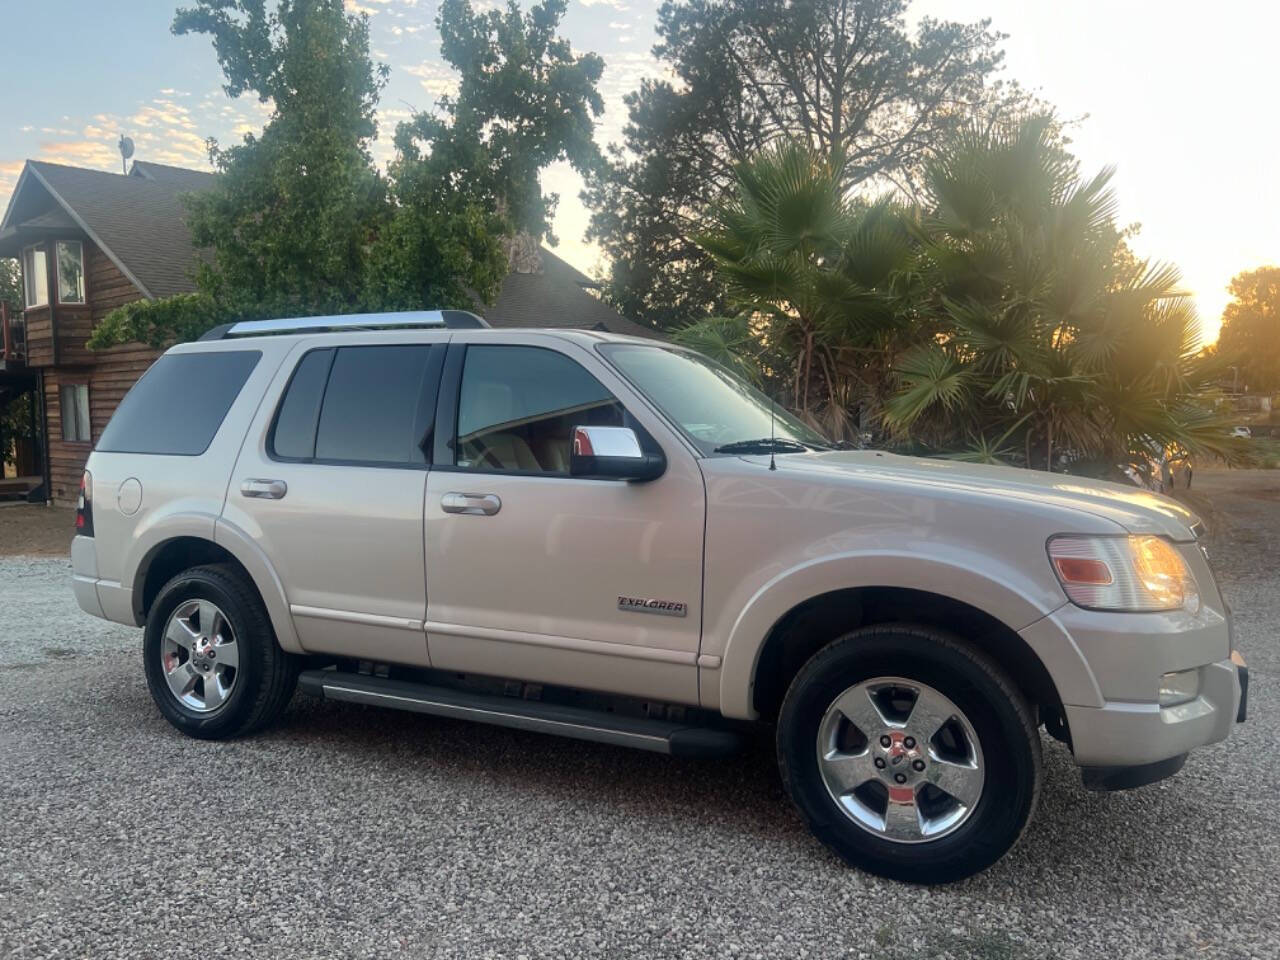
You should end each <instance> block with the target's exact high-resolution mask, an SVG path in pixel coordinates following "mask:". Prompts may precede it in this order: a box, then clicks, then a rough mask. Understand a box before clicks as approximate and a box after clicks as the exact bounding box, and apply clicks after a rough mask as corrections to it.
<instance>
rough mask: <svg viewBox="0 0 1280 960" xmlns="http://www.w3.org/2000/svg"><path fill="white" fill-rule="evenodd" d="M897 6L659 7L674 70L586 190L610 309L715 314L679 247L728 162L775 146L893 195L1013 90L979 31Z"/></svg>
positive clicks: (676, 317) (663, 48) (718, 293)
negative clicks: (942, 143) (939, 145)
mask: <svg viewBox="0 0 1280 960" xmlns="http://www.w3.org/2000/svg"><path fill="white" fill-rule="evenodd" d="M907 7H908V0H806V2H801V3H792V2H788V0H667V2H665V3H664V4H663V5H662V7H661V10H660V12H659V22H658V34H659V42H658V44H657V45H656V46H655V47H654V53H655V55H656V56H657V57H658V58H659V59H660V60H661V61H662V62H663V65H664V66H665V67H666V68H667V69H668V70H669V71H670V72H671V73H673V74H674V75H675V79H674V80H673V81H669V80H666V79H659V80H647V81H645V82H644V83H643V84H642V85H641V87H640V89H639V90H636V91H635V92H633V93H631V94H629V95H628V97H627V101H626V102H627V107H628V116H629V122H628V124H627V126H626V129H625V132H624V142H623V143H622V144H621V145H619V146H615V147H613V148H611V151H610V163H609V164H608V166H607V168H606V169H605V170H603V171H602V173H601V174H600V175H599V176H597V177H594V178H592V179H591V180H589V182H588V187H587V190H586V191H585V192H584V194H583V198H584V200H585V201H586V203H587V205H588V206H589V207H590V208H591V209H592V219H591V227H590V231H589V235H590V236H591V238H592V239H594V240H596V241H598V242H599V243H600V244H601V246H602V247H603V249H604V252H605V254H606V255H607V257H608V258H609V260H610V261H611V268H610V269H611V273H610V276H609V278H608V283H607V293H608V296H609V298H610V300H611V301H612V302H613V303H614V304H615V306H617V307H618V309H619V310H620V311H621V312H622V313H624V314H625V315H627V316H629V317H631V318H632V319H634V320H637V321H639V322H642V323H657V324H658V325H659V326H663V327H665V326H672V325H676V324H679V323H681V322H684V321H687V320H689V319H691V318H695V317H698V316H701V315H704V314H705V313H706V312H708V311H716V310H721V309H723V307H724V306H725V291H724V290H723V288H722V287H720V285H719V284H718V283H717V281H716V278H715V275H714V273H713V271H712V264H711V260H710V259H709V257H708V256H707V255H706V253H705V251H703V250H702V249H701V248H700V247H699V245H698V244H697V243H696V242H695V240H694V237H695V236H696V235H698V234H699V233H700V232H701V231H702V229H703V227H704V226H705V224H703V222H702V221H701V219H700V218H701V215H702V212H703V211H705V210H706V209H708V208H709V207H712V206H714V205H715V204H717V203H718V202H720V200H721V199H722V198H723V196H724V194H725V191H726V190H728V189H729V188H731V186H732V185H733V183H734V182H735V168H736V164H737V163H738V162H739V161H741V160H744V159H747V158H749V157H751V156H753V155H755V154H757V153H758V152H759V151H760V150H762V149H763V148H764V147H766V146H767V145H768V144H770V143H771V142H773V141H774V140H776V139H778V138H785V139H796V138H798V139H800V140H801V141H802V142H803V143H805V144H806V145H807V146H808V147H809V148H810V149H812V150H814V151H816V152H817V153H819V154H821V155H823V156H825V157H826V158H828V161H831V160H834V159H835V158H836V157H839V158H840V168H839V179H840V183H841V185H842V187H843V188H844V189H845V190H846V191H849V190H852V189H853V188H855V187H857V186H858V185H860V184H864V183H870V184H872V185H873V186H874V187H875V189H883V188H885V187H887V186H889V185H897V186H899V187H901V188H902V189H903V190H904V191H905V192H907V193H909V192H910V189H911V187H912V185H913V183H914V182H916V180H917V179H918V174H919V171H920V167H921V162H922V160H923V158H924V157H925V155H926V153H927V151H928V149H929V148H930V146H931V145H932V144H934V143H936V142H938V140H939V139H940V138H941V137H944V136H946V135H947V134H948V133H950V132H952V131H954V130H955V129H957V128H958V127H959V126H961V125H962V124H963V123H964V122H965V121H966V120H967V119H968V118H969V117H972V116H973V115H975V114H983V115H990V114H992V113H993V112H994V113H998V112H999V111H1000V110H1003V109H1006V108H1007V107H1008V105H1009V104H1010V102H1011V101H1012V102H1013V103H1024V102H1025V99H1026V98H1025V97H1023V96H1022V94H1021V93H1020V91H1017V90H1016V89H1006V88H1004V87H1002V86H1001V85H1000V84H996V83H992V78H993V75H994V74H995V73H996V71H997V70H998V68H999V65H1000V61H1001V57H1002V54H1001V53H1000V51H999V49H998V43H999V41H1000V39H1001V38H1000V36H999V35H998V34H995V33H993V32H992V31H991V30H990V29H989V24H988V22H987V21H981V22H978V23H975V24H958V23H951V22H942V21H938V20H934V19H932V18H928V17H925V18H923V19H921V20H920V22H919V23H918V24H917V26H916V27H915V29H914V31H913V30H911V29H910V28H909V27H908V25H907V18H906V13H907Z"/></svg>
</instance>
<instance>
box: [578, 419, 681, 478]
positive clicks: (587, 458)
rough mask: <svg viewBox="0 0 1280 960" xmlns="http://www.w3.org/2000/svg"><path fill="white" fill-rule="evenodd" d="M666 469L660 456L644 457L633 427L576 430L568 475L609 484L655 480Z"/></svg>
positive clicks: (663, 458) (645, 454)
mask: <svg viewBox="0 0 1280 960" xmlns="http://www.w3.org/2000/svg"><path fill="white" fill-rule="evenodd" d="M666 469H667V458H666V457H664V456H663V455H662V454H661V453H645V452H644V450H642V449H641V447H640V439H639V438H638V437H637V436H636V432H635V431H634V430H632V429H631V428H630V427H574V428H573V452H572V453H571V454H570V456H569V475H570V476H572V477H598V478H604V479H609V480H656V479H657V478H658V477H660V476H662V474H663V472H664V471H665V470H666Z"/></svg>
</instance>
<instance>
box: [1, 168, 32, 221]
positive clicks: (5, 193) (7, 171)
mask: <svg viewBox="0 0 1280 960" xmlns="http://www.w3.org/2000/svg"><path fill="white" fill-rule="evenodd" d="M25 165H26V161H25V160H15V161H13V162H12V163H0V214H2V213H3V211H4V210H6V209H8V207H9V195H10V194H11V193H13V188H14V187H16V186H17V185H18V174H20V173H22V168H23V167H24V166H25Z"/></svg>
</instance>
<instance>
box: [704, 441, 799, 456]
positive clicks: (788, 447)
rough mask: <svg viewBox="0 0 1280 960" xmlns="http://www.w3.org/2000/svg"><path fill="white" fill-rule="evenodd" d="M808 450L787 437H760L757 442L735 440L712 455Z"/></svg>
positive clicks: (715, 450)
mask: <svg viewBox="0 0 1280 960" xmlns="http://www.w3.org/2000/svg"><path fill="white" fill-rule="evenodd" d="M808 449H809V448H808V447H807V446H806V445H805V444H803V443H801V442H800V441H799V440H791V439H788V438H787V437H761V438H760V439H759V440H735V441H733V443H726V444H724V445H723V446H719V447H716V448H715V449H714V450H712V451H711V452H712V453H804V452H805V451H806V450H808Z"/></svg>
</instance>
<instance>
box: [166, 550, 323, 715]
mask: <svg viewBox="0 0 1280 960" xmlns="http://www.w3.org/2000/svg"><path fill="white" fill-rule="evenodd" d="M143 660H144V664H145V667H146V674H147V686H148V687H149V688H150V690H151V697H152V699H153V700H155V702H156V706H157V707H159V708H160V712H161V713H162V714H164V717H165V719H167V720H168V721H169V722H170V723H172V724H173V725H174V726H175V727H177V728H178V729H179V730H181V731H182V732H183V733H186V734H189V735H191V736H193V737H200V738H202V739H207V740H217V739H223V738H227V737H235V736H241V735H243V734H246V733H252V732H253V731H255V730H258V729H260V728H262V727H264V726H266V725H267V724H269V723H271V722H272V721H274V720H275V719H276V718H277V717H278V716H279V715H280V714H281V713H283V712H284V709H285V707H286V706H288V703H289V699H290V698H291V697H292V695H293V690H294V687H295V686H296V684H297V679H298V669H299V668H298V661H297V658H296V657H292V656H290V655H289V654H287V653H285V652H284V651H283V650H281V649H280V645H279V644H278V643H277V642H276V637H275V632H274V631H273V630H272V629H271V620H270V618H269V617H268V616H267V611H266V608H265V607H264V606H263V604H262V599H261V598H260V597H259V596H258V594H257V591H256V590H255V589H254V588H253V585H252V583H250V582H249V580H248V579H247V578H246V577H245V575H244V574H243V573H241V572H240V571H239V570H237V569H236V568H235V567H232V566H228V565H225V564H210V565H208V566H203V567H194V568H192V569H190V570H186V571H184V572H182V573H180V574H178V575H177V576H176V577H174V578H173V579H172V580H170V581H169V582H168V583H167V584H165V586H164V587H163V588H162V589H161V590H160V593H159V594H158V595H157V597H156V600H155V602H154V603H153V604H152V605H151V610H150V612H149V613H148V615H147V625H146V632H145V634H144V637H143Z"/></svg>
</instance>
